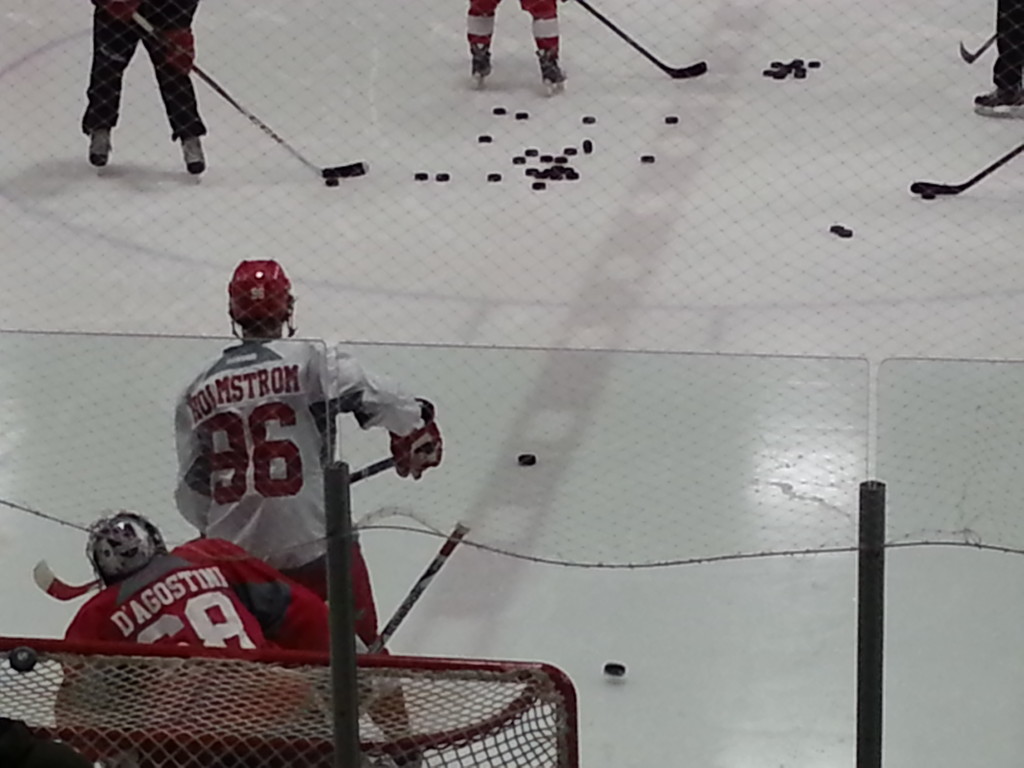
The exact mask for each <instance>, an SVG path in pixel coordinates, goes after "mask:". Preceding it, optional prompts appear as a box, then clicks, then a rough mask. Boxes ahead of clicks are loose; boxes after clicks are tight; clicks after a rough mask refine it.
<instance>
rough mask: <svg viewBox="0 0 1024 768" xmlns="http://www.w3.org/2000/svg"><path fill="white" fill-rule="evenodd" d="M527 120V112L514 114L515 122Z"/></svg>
mask: <svg viewBox="0 0 1024 768" xmlns="http://www.w3.org/2000/svg"><path fill="white" fill-rule="evenodd" d="M529 119H530V113H529V112H516V120H529Z"/></svg>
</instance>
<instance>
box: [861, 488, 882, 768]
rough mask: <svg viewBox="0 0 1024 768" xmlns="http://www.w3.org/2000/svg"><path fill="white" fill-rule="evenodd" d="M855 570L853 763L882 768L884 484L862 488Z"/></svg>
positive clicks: (863, 766)
mask: <svg viewBox="0 0 1024 768" xmlns="http://www.w3.org/2000/svg"><path fill="white" fill-rule="evenodd" d="M859 555H860V557H859V561H858V566H857V573H858V576H857V762H856V768H881V766H882V704H883V695H882V694H883V678H884V654H883V649H884V637H885V483H882V482H879V481H877V480H868V481H866V482H863V483H861V485H860V548H859Z"/></svg>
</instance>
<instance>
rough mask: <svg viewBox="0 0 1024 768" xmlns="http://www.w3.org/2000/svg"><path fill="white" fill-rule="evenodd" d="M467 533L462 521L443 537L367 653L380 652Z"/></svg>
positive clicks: (467, 529)
mask: <svg viewBox="0 0 1024 768" xmlns="http://www.w3.org/2000/svg"><path fill="white" fill-rule="evenodd" d="M467 533H469V528H467V527H466V526H464V525H463V524H462V523H458V524H456V526H455V528H454V529H453V530H452V532H451V533H450V534H448V538H447V539H445V542H444V544H443V545H442V546H441V549H440V550H438V553H437V554H436V555H434V559H433V560H431V561H430V565H428V566H427V569H426V570H425V571H423V575H422V576H420V577H419V579H418V580H417V581H416V583H415V584H413V586H412V589H410V590H409V594H408V595H406V596H405V600H403V601H402V604H401V605H399V606H398V608H397V609H396V610H395V615H394V616H392V617H391V620H390V621H389V622H388V623H387V624H386V625H384V629H383V630H381V632H380V634H379V635H378V636H377V639H376V640H374V641H373V644H372V645H371V646H370V649H369V650H368V651H367V653H380V652H381V649H383V648H384V646H385V645H387V642H388V640H390V639H391V636H392V635H393V634H395V630H397V629H398V627H399V625H400V624H401V623H402V622H403V621H404V620H405V617H406V616H408V615H409V611H411V610H412V608H413V606H414V605H416V603H417V602H418V601H419V599H420V598H421V597H423V593H424V592H426V591H427V587H429V586H430V582H432V581H433V580H434V577H435V576H437V572H438V571H440V570H441V566H443V565H444V564H445V562H446V561H447V560H448V558H449V557H450V556H451V554H452V552H454V551H455V548H456V547H457V546H458V545H459V542H461V541H462V539H463V538H464V537H465V536H466V534H467Z"/></svg>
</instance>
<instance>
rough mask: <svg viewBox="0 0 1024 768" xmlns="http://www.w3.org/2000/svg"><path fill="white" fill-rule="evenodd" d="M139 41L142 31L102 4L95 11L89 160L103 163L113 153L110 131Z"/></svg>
mask: <svg viewBox="0 0 1024 768" xmlns="http://www.w3.org/2000/svg"><path fill="white" fill-rule="evenodd" d="M138 44H139V32H138V30H137V29H136V28H135V25H134V24H132V23H130V22H125V21H120V20H118V19H115V18H114V17H113V16H111V15H110V14H108V13H107V12H106V11H104V10H103V9H102V8H96V10H95V11H94V12H93V23H92V65H91V68H90V71H89V87H88V89H87V90H86V99H87V102H88V103H87V105H86V108H85V114H84V115H83V116H82V132H83V133H85V134H86V135H87V136H89V162H91V163H92V164H93V165H97V166H103V165H106V164H107V161H108V159H109V157H110V149H111V143H110V132H111V130H112V129H113V128H114V126H115V125H117V120H118V117H119V115H120V109H121V86H122V83H123V81H124V70H125V67H127V66H128V62H129V61H131V58H132V54H134V53H135V48H136V46H137V45H138Z"/></svg>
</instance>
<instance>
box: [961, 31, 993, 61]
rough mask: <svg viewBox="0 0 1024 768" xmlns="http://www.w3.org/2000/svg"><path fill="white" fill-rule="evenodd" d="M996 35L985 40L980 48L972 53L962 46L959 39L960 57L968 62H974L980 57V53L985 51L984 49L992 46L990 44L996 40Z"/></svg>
mask: <svg viewBox="0 0 1024 768" xmlns="http://www.w3.org/2000/svg"><path fill="white" fill-rule="evenodd" d="M996 37H997V35H992V37H990V38H989V39H988V40H986V41H985V44H984V45H983V46H981V48H979V49H978V50H976V51H975V52H974V53H971V52H970V51H968V50H967V48H966V47H965V46H964V44H963V41H961V42H960V58H961V59H963V60H964V61H966V62H967V63H968V64H973V63H974V62H976V61H977V60H978V59H980V58H981V56H982V54H983V53H985V51H987V50H988V49H989V48H991V47H992V44H993V43H994V42H995V41H996Z"/></svg>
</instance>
